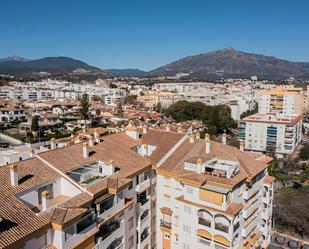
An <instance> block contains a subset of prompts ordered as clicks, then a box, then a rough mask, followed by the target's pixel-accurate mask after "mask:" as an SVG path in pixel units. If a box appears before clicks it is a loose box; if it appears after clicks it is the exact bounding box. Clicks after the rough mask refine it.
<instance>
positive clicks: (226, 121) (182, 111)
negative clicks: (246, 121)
mask: <svg viewBox="0 0 309 249" xmlns="http://www.w3.org/2000/svg"><path fill="white" fill-rule="evenodd" d="M165 114H166V115H167V116H170V117H172V118H173V119H174V120H175V121H177V122H182V121H187V120H193V119H198V120H202V121H203V123H204V124H205V125H206V127H207V132H208V133H210V134H211V135H216V134H220V133H223V132H224V131H225V130H226V131H228V130H230V129H231V128H234V127H236V122H235V121H234V120H233V119H232V117H231V109H230V108H229V107H228V106H226V105H218V106H207V105H205V104H203V103H202V102H188V101H185V100H182V101H178V102H176V103H175V104H173V105H171V106H170V107H169V108H167V109H166V110H165Z"/></svg>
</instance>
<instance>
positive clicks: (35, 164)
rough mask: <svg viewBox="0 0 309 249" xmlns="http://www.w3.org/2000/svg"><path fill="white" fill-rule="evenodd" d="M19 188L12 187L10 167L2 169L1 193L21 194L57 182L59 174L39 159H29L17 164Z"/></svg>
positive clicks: (0, 173)
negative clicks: (41, 185) (43, 184)
mask: <svg viewBox="0 0 309 249" xmlns="http://www.w3.org/2000/svg"><path fill="white" fill-rule="evenodd" d="M16 165H17V168H16V169H17V175H18V183H19V184H18V186H16V187H13V186H11V180H10V179H11V177H10V165H6V166H3V167H0V182H1V188H0V193H1V192H8V193H12V194H17V193H21V192H23V191H25V190H28V189H31V188H34V187H36V186H38V185H40V184H42V183H45V182H49V181H53V180H55V179H56V178H57V177H59V174H58V173H57V172H56V171H54V170H53V169H51V168H50V167H49V166H47V165H46V164H44V163H43V162H42V161H41V160H39V159H37V158H29V159H26V160H23V161H20V162H18V163H16Z"/></svg>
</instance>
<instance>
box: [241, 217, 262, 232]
mask: <svg viewBox="0 0 309 249" xmlns="http://www.w3.org/2000/svg"><path fill="white" fill-rule="evenodd" d="M257 216H258V214H254V215H253V217H252V218H249V219H248V220H247V221H246V222H245V224H244V227H243V229H242V236H243V237H247V236H248V235H249V234H250V233H251V232H252V231H253V230H254V229H255V228H256V227H257V225H258V221H259V219H258V218H257Z"/></svg>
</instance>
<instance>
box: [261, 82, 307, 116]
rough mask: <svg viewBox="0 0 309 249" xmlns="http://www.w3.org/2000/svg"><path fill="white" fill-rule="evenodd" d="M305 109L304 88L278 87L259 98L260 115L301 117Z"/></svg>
mask: <svg viewBox="0 0 309 249" xmlns="http://www.w3.org/2000/svg"><path fill="white" fill-rule="evenodd" d="M303 108H304V93H303V88H295V87H294V86H293V85H292V86H289V85H288V86H277V87H276V88H274V89H272V90H270V91H263V92H262V93H261V96H260V98H259V113H260V114H269V113H279V114H284V115H293V114H298V115H301V114H302V113H303Z"/></svg>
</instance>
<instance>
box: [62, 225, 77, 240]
mask: <svg viewBox="0 0 309 249" xmlns="http://www.w3.org/2000/svg"><path fill="white" fill-rule="evenodd" d="M74 234H75V229H74V225H72V226H70V227H68V228H67V229H65V230H64V240H65V241H68V240H69V239H70V238H72V237H73V235H74Z"/></svg>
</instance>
